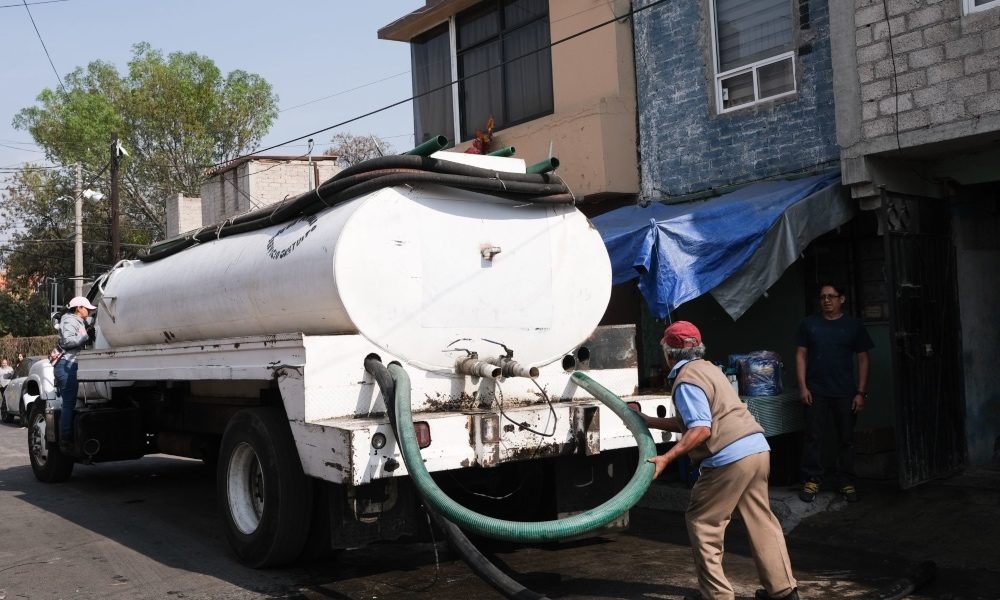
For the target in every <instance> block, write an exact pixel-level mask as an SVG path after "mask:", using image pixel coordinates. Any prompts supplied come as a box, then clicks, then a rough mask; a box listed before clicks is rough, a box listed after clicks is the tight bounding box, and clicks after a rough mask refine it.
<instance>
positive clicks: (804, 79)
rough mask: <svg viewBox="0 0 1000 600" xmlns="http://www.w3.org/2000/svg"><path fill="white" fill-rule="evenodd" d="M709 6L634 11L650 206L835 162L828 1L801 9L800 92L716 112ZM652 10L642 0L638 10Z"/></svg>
mask: <svg viewBox="0 0 1000 600" xmlns="http://www.w3.org/2000/svg"><path fill="white" fill-rule="evenodd" d="M709 1H710V0H676V1H675V2H667V3H663V4H659V5H657V6H654V7H652V8H649V9H648V10H644V11H641V12H639V13H637V14H636V15H635V17H634V18H635V63H636V83H637V89H638V92H637V97H638V105H639V155H640V164H641V168H640V170H641V172H642V180H641V194H640V197H641V199H642V200H643V201H670V198H671V197H674V196H683V195H685V194H691V193H695V192H699V191H702V190H705V189H708V188H711V187H720V186H726V185H731V184H738V183H743V182H747V181H752V180H756V179H760V178H765V177H771V176H777V175H781V174H783V173H789V172H793V171H799V170H804V169H808V168H810V167H813V166H816V165H835V164H836V162H837V160H838V159H839V157H840V151H839V148H838V147H837V145H836V130H835V121H834V100H833V83H832V76H831V73H832V68H833V67H832V61H831V57H830V29H829V19H828V6H827V1H826V0H801V1H800V2H796V3H794V5H795V8H796V11H797V12H796V15H795V17H796V21H795V22H796V23H799V24H800V27H797V28H796V29H795V32H796V36H797V38H796V47H798V48H799V52H798V56H797V57H796V67H795V68H796V78H797V82H796V83H797V88H798V91H797V93H796V94H795V95H793V96H788V97H785V98H781V99H778V100H774V101H769V102H763V103H761V104H758V105H755V106H753V107H750V108H746V109H743V110H738V111H733V112H728V113H725V114H722V115H719V114H716V111H715V100H714V96H713V93H714V92H713V88H714V69H713V64H712V60H713V58H712V37H711V30H710V27H711V25H710V23H711V21H710V10H711V8H710V5H709ZM648 4H650V0H637V1H636V2H635V5H636V9H639V8H641V7H643V6H646V5H648Z"/></svg>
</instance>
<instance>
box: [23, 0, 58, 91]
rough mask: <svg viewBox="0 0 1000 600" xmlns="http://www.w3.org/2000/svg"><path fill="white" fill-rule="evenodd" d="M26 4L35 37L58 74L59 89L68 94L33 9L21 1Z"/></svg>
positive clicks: (24, 1) (26, 3)
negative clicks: (36, 22)
mask: <svg viewBox="0 0 1000 600" xmlns="http://www.w3.org/2000/svg"><path fill="white" fill-rule="evenodd" d="M21 3H22V4H24V10H25V12H27V13H28V18H29V19H31V26H32V27H34V28H35V35H37V36H38V41H39V42H41V43H42V50H45V56H46V57H47V58H48V59H49V64H50V65H51V66H52V72H53V73H55V74H56V79H57V80H58V81H59V87H60V88H62V91H63V93H67V92H66V86H64V85H63V81H62V77H60V76H59V71H57V70H56V65H55V63H54V62H52V55H51V54H49V49H48V48H46V47H45V40H43V39H42V32H40V31H38V25H36V24H35V17H33V16H32V15H31V9H30V8H28V1H27V0H21Z"/></svg>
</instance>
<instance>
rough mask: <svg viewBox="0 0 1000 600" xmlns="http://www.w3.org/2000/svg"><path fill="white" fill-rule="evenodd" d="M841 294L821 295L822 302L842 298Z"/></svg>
mask: <svg viewBox="0 0 1000 600" xmlns="http://www.w3.org/2000/svg"><path fill="white" fill-rule="evenodd" d="M840 296H841V294H820V296H819V299H820V300H836V299H837V298H840Z"/></svg>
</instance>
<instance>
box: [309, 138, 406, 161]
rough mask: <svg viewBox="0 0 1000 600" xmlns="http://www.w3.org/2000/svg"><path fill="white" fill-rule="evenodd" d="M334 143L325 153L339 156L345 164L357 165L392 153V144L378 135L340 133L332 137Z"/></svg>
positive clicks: (331, 140)
mask: <svg viewBox="0 0 1000 600" xmlns="http://www.w3.org/2000/svg"><path fill="white" fill-rule="evenodd" d="M330 142H331V143H332V144H333V145H332V146H330V148H329V149H327V151H326V152H324V154H326V155H328V156H337V157H339V158H340V161H341V162H343V163H344V164H346V165H348V166H350V165H356V164H358V163H359V162H362V161H366V160H368V159H370V158H378V157H379V156H385V155H386V154H392V146H390V145H389V143H388V142H385V141H383V140H382V139H381V138H379V137H378V136H376V135H354V134H351V133H338V134H336V135H335V136H333V138H332V139H330Z"/></svg>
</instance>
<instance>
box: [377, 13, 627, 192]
mask: <svg viewBox="0 0 1000 600" xmlns="http://www.w3.org/2000/svg"><path fill="white" fill-rule="evenodd" d="M629 9H630V6H629V2H628V1H627V0H612V1H610V2H608V1H599V0H580V1H577V2H557V1H555V0H427V2H426V5H425V6H423V7H421V8H420V9H418V10H415V11H413V12H411V13H410V14H408V15H405V16H402V17H401V18H399V19H397V20H396V21H394V22H392V23H390V24H388V25H386V26H385V27H382V28H381V29H380V30H379V32H378V36H379V38H381V39H386V40H396V41H401V42H407V43H409V44H410V49H411V72H412V77H413V92H414V96H415V98H414V101H413V118H414V136H415V139H416V141H417V143H420V142H421V141H423V140H426V139H429V138H431V137H433V136H436V135H444V136H445V137H447V138H448V139H449V140H451V141H452V143H453V144H454V145H455V147H456V148H455V149H456V150H464V149H465V148H467V147H468V145H469V143H470V141H471V140H472V139H474V137H475V135H476V131H477V130H479V131H485V130H486V126H487V123H488V121H489V120H490V118H492V119H493V121H494V138H493V142H492V145H491V146H492V148H493V149H498V148H502V147H506V146H510V147H513V148H514V149H515V152H516V154H515V156H516V157H518V158H523V159H524V160H525V161H526V162H527V163H528V164H532V163H535V162H539V161H542V160H544V159H546V158H547V157H549V156H555V157H557V158H558V159H559V162H560V166H559V168H558V171H557V174H558V175H559V176H560V177H562V178H563V180H564V181H566V183H567V184H568V185H569V187H570V189H571V190H572V191H573V192H574V194H575V195H576V196H577V198H578V201H580V202H581V203H582V204H583V206H584V207H587V206H588V205H589V206H590V209H589V210H596V211H600V210H604V209H605V208H606V207H607V206H614V205H617V204H621V203H634V202H635V198H636V194H637V193H638V191H639V175H638V161H637V153H636V127H635V122H636V112H635V111H636V107H635V69H634V67H633V62H632V30H631V23H630V21H629V19H627V18H623V17H627V15H628V12H629ZM595 203H596V204H595ZM585 210H588V209H586V208H585Z"/></svg>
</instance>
